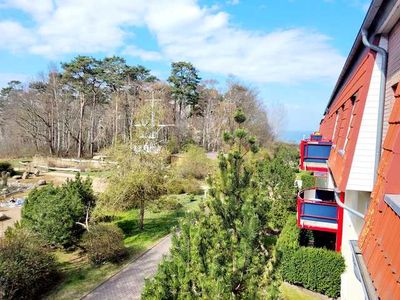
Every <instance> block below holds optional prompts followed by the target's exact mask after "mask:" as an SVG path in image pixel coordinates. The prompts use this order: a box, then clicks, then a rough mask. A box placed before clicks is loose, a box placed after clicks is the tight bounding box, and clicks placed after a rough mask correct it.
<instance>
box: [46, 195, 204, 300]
mask: <svg viewBox="0 0 400 300" xmlns="http://www.w3.org/2000/svg"><path fill="white" fill-rule="evenodd" d="M178 197H179V199H180V202H181V203H182V204H183V208H182V209H179V210H176V211H161V212H158V213H154V212H151V211H149V210H148V211H146V213H145V223H144V230H143V231H140V230H139V228H138V215H139V211H138V210H137V209H134V210H130V211H127V212H123V213H118V214H116V215H115V221H113V222H114V223H115V224H117V225H118V226H119V227H120V228H121V229H122V230H123V231H124V233H125V240H124V242H125V246H126V247H127V248H128V252H129V259H127V260H126V261H125V262H123V263H121V264H113V263H106V264H103V265H102V266H100V267H96V266H93V265H91V264H90V263H89V262H88V261H87V260H86V259H85V258H84V257H82V256H81V255H79V253H77V252H72V253H66V252H64V251H57V252H56V253H55V254H56V256H57V258H58V260H59V261H60V263H61V266H62V270H63V279H62V281H61V283H60V284H59V285H58V286H57V287H56V288H55V289H54V290H53V291H52V292H51V293H50V294H49V295H47V297H46V299H79V298H81V297H82V296H83V295H85V294H86V293H87V292H89V291H90V290H92V289H93V288H94V287H96V286H97V285H98V284H99V283H101V282H102V281H104V280H105V279H107V278H108V277H110V276H111V275H113V274H115V273H116V272H118V271H119V270H120V269H121V268H122V267H124V266H125V265H126V264H127V263H128V262H129V261H131V260H132V259H134V258H136V257H138V256H139V255H140V254H142V253H143V252H144V251H146V250H147V249H148V248H149V247H151V246H152V245H154V244H155V243H156V242H157V241H158V240H159V239H160V238H162V237H164V236H165V235H167V234H168V233H170V232H171V229H172V228H173V227H174V226H176V225H178V222H179V219H180V218H181V217H183V216H184V214H185V213H186V212H187V211H190V210H194V209H196V208H197V207H198V205H199V203H200V202H201V199H202V198H201V197H200V196H196V201H190V200H189V198H188V197H187V196H185V195H180V196H178Z"/></svg>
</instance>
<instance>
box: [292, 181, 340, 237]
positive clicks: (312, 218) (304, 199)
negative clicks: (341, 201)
mask: <svg viewBox="0 0 400 300" xmlns="http://www.w3.org/2000/svg"><path fill="white" fill-rule="evenodd" d="M334 197H335V194H334V191H333V190H328V189H320V188H311V189H307V190H303V191H301V192H299V194H298V196H297V226H298V227H300V228H304V229H310V230H319V231H327V232H337V230H338V223H339V209H338V206H337V204H336V202H335V198H334Z"/></svg>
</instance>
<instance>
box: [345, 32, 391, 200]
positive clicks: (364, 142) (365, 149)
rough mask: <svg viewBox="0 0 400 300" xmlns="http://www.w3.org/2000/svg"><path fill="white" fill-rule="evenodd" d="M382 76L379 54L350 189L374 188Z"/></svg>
mask: <svg viewBox="0 0 400 300" xmlns="http://www.w3.org/2000/svg"><path fill="white" fill-rule="evenodd" d="M379 46H380V47H383V48H386V47H387V40H386V39H381V40H380V43H379ZM382 76H383V73H382V55H380V54H377V56H376V59H375V64H374V68H373V71H372V76H371V82H370V85H369V90H368V95H367V98H366V103H365V108H364V112H363V114H362V120H361V125H360V131H359V134H358V138H357V142H356V147H355V151H354V158H353V162H352V164H351V170H350V175H349V180H348V183H347V186H346V189H348V190H358V191H368V192H371V191H372V189H373V185H374V180H375V167H376V163H377V162H376V155H375V154H376V151H377V147H380V145H379V146H378V145H377V134H378V107H379V97H380V91H381V78H382Z"/></svg>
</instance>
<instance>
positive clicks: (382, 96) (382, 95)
mask: <svg viewBox="0 0 400 300" xmlns="http://www.w3.org/2000/svg"><path fill="white" fill-rule="evenodd" d="M361 36H362V42H363V44H364V46H365V47H368V48H370V49H371V50H372V51H375V52H377V53H379V54H380V55H381V57H382V66H381V84H380V91H379V106H378V132H377V136H376V153H375V172H374V182H376V178H377V176H378V166H379V161H380V160H381V153H382V140H383V120H384V114H385V109H384V107H385V106H384V104H385V90H386V72H387V60H388V54H387V51H386V50H385V49H384V48H382V47H379V46H376V45H373V44H372V43H370V42H369V40H368V32H367V30H366V29H364V28H363V29H361Z"/></svg>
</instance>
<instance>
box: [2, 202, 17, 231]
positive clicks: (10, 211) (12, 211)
mask: <svg viewBox="0 0 400 300" xmlns="http://www.w3.org/2000/svg"><path fill="white" fill-rule="evenodd" d="M1 213H3V214H5V215H6V216H7V217H9V219H7V220H3V221H0V237H2V236H3V234H4V232H5V231H6V229H7V228H8V227H10V226H13V225H14V223H15V222H17V221H19V220H21V207H12V208H6V207H0V214H1Z"/></svg>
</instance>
